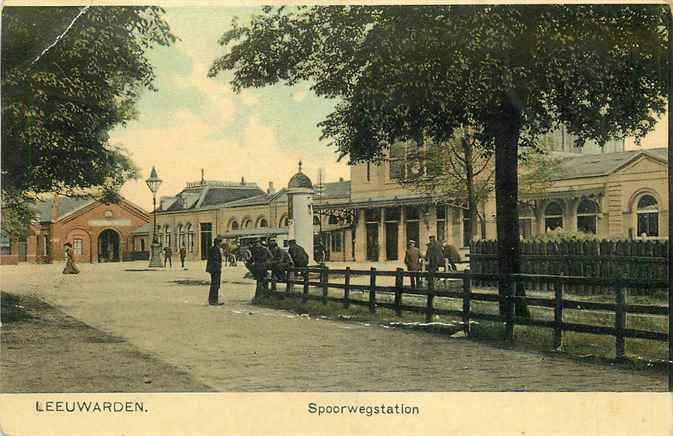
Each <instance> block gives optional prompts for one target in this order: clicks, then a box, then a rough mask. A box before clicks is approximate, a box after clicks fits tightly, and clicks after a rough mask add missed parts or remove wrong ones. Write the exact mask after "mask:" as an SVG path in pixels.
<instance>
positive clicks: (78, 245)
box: [72, 239, 83, 256]
mask: <svg viewBox="0 0 673 436" xmlns="http://www.w3.org/2000/svg"><path fill="white" fill-rule="evenodd" d="M82 246H83V245H82V240H81V239H74V240H73V241H72V250H73V251H74V252H75V255H76V256H81V255H82Z"/></svg>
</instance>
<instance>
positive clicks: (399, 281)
mask: <svg viewBox="0 0 673 436" xmlns="http://www.w3.org/2000/svg"><path fill="white" fill-rule="evenodd" d="M403 272H404V270H403V269H402V268H397V269H396V270H395V314H396V315H397V316H402V286H404V285H403V283H404V276H403V275H402V273H403Z"/></svg>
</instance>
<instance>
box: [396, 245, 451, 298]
mask: <svg viewBox="0 0 673 436" xmlns="http://www.w3.org/2000/svg"><path fill="white" fill-rule="evenodd" d="M460 260H461V259H460V253H459V252H458V249H457V248H456V247H454V246H453V245H451V244H449V243H448V242H444V243H443V244H441V243H439V241H437V238H435V237H434V236H430V240H429V241H428V243H427V249H426V251H425V255H423V254H422V253H421V251H420V250H419V249H418V247H416V241H409V243H408V246H407V251H406V253H405V255H404V264H405V265H406V267H407V270H408V271H422V270H423V264H425V269H426V270H427V271H428V272H437V271H438V270H439V268H440V266H441V267H444V270H445V272H449V271H456V270H457V267H456V263H458V262H460ZM417 278H418V277H417V276H416V275H411V277H410V279H411V287H412V288H415V287H417V285H418V282H417Z"/></svg>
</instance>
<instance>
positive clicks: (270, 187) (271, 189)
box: [266, 182, 276, 194]
mask: <svg viewBox="0 0 673 436" xmlns="http://www.w3.org/2000/svg"><path fill="white" fill-rule="evenodd" d="M275 192H276V190H275V189H273V182H269V187H268V188H267V189H266V193H267V194H273V193H275Z"/></svg>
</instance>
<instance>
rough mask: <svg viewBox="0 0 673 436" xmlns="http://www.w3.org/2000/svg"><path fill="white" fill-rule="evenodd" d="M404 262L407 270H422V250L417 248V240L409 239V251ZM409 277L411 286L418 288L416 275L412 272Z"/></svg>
mask: <svg viewBox="0 0 673 436" xmlns="http://www.w3.org/2000/svg"><path fill="white" fill-rule="evenodd" d="M404 264H405V265H406V266H407V271H414V272H416V271H420V270H421V251H420V250H419V249H418V248H416V241H411V240H410V241H409V245H408V247H407V252H406V253H405V255H404ZM409 279H411V287H412V288H416V285H417V281H416V275H415V274H412V275H411V277H409Z"/></svg>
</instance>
